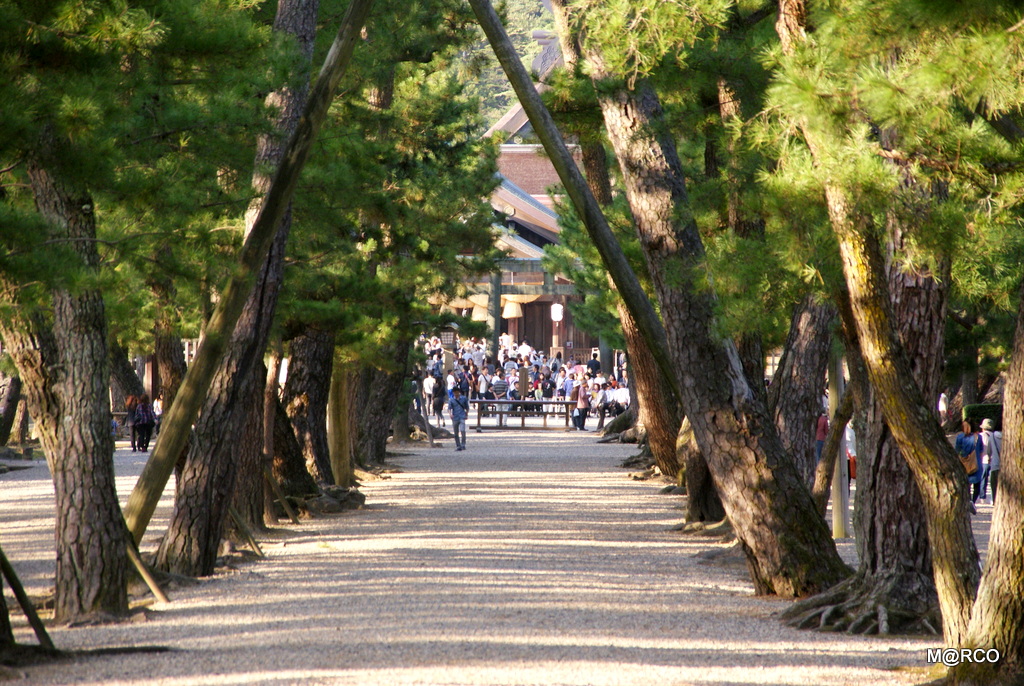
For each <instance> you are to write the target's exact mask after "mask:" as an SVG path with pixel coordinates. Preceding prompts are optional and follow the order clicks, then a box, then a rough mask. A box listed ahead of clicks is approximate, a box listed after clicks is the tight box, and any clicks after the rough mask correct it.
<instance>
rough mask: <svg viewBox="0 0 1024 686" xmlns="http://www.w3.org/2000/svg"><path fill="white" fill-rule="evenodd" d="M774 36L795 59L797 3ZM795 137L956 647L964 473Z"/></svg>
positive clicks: (860, 231) (961, 633) (800, 12)
mask: <svg viewBox="0 0 1024 686" xmlns="http://www.w3.org/2000/svg"><path fill="white" fill-rule="evenodd" d="M776 30H777V32H778V34H779V39H780V42H781V44H782V50H783V52H784V53H785V54H786V55H788V56H793V55H796V53H797V52H798V50H799V49H800V48H801V46H802V45H803V43H804V42H805V41H806V40H807V38H806V36H807V11H806V7H805V4H804V0H779V15H778V21H777V23H776ZM801 132H802V134H803V137H804V140H805V142H806V143H807V146H808V149H809V150H810V153H811V156H812V158H813V159H814V160H815V162H816V163H817V164H818V165H820V168H821V169H820V171H821V175H822V179H823V185H824V188H825V202H826V205H827V208H828V214H829V221H830V223H831V225H832V230H833V232H834V233H835V235H836V238H837V239H838V241H839V252H840V257H841V260H842V266H843V275H844V277H845V279H846V284H847V287H848V289H849V292H850V303H851V309H852V311H853V318H854V319H855V321H856V328H857V334H858V337H859V339H860V342H861V348H862V350H863V358H864V364H865V367H866V368H867V373H868V377H869V379H870V381H871V387H872V389H873V390H874V392H875V394H876V397H877V399H878V402H879V403H880V405H881V407H882V413H883V414H884V415H885V419H886V422H887V423H888V425H889V429H890V430H891V431H892V434H893V436H894V438H895V439H896V442H897V444H898V445H899V448H900V451H901V452H902V453H903V457H904V458H905V459H906V460H907V463H908V464H909V465H910V468H911V470H912V471H913V473H914V479H915V481H916V482H917V486H918V489H919V490H920V492H921V495H922V497H923V499H924V508H925V513H926V517H927V525H928V540H929V541H930V542H931V545H932V562H933V568H934V571H935V583H936V588H937V590H938V594H939V604H940V607H941V608H942V626H943V636H944V638H945V640H946V643H947V645H949V646H950V647H955V646H960V645H961V644H962V643H963V641H964V639H965V638H966V633H967V623H968V620H969V619H970V611H971V606H972V605H973V603H974V597H975V593H976V591H977V587H978V580H979V576H980V573H979V569H978V550H977V547H976V545H975V542H974V536H973V534H972V532H971V521H970V514H969V513H968V510H967V503H968V501H969V497H970V496H969V494H968V488H967V480H966V479H965V477H964V471H963V467H962V466H961V465H960V462H959V460H957V457H956V454H955V452H954V450H953V447H952V446H951V445H950V444H949V442H948V441H947V440H946V437H945V435H944V434H943V433H942V430H941V427H939V424H938V422H937V421H936V419H935V412H934V410H933V409H932V408H933V406H934V398H928V399H926V398H925V397H924V395H922V392H921V388H920V387H919V386H918V384H917V383H916V381H915V379H914V374H913V368H912V366H911V363H910V359H909V356H908V355H907V352H906V350H905V349H904V348H903V345H902V343H901V342H900V340H899V334H898V332H897V328H896V322H895V319H894V316H893V312H892V303H891V300H890V296H889V287H888V283H887V280H886V266H885V263H884V261H883V259H882V253H881V248H880V246H879V244H878V238H877V236H876V235H875V233H874V227H873V226H872V221H873V219H872V217H870V216H867V215H865V214H861V213H859V212H858V211H857V209H856V208H857V203H856V200H855V198H854V197H853V194H852V192H851V191H850V190H849V189H847V188H844V187H843V185H842V181H843V178H842V177H839V178H837V177H835V176H834V175H833V174H832V173H831V172H830V171H829V165H828V163H827V162H826V160H827V159H831V158H830V155H829V154H828V150H827V147H826V145H825V144H824V143H823V140H822V139H821V138H819V136H820V131H818V130H817V129H813V128H811V127H809V126H805V125H804V126H801ZM840 135H841V134H840Z"/></svg>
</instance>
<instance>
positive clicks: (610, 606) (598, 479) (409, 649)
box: [0, 431, 936, 685]
mask: <svg viewBox="0 0 1024 686" xmlns="http://www.w3.org/2000/svg"><path fill="white" fill-rule="evenodd" d="M468 442H469V449H468V450H467V451H465V452H458V453H456V452H454V450H453V447H452V445H451V443H450V441H449V442H448V444H447V445H446V447H445V448H443V449H435V450H430V449H429V448H426V447H424V448H422V449H416V450H415V451H409V450H406V449H403V450H402V454H399V455H396V456H395V457H394V458H393V463H394V464H395V465H397V466H400V467H401V468H402V469H403V470H404V471H403V472H402V473H399V474H395V475H393V477H392V478H391V479H389V480H386V481H378V482H369V483H367V484H365V485H364V488H363V490H364V491H365V493H366V494H367V498H368V501H367V502H368V507H367V508H366V509H364V510H362V511H358V512H353V513H348V514H345V515H339V516H334V517H331V518H322V519H316V520H311V521H307V522H304V523H303V525H302V526H301V527H297V528H293V529H291V530H288V531H284V530H282V532H280V533H278V534H276V535H274V536H273V537H272V540H268V541H267V542H265V544H264V548H265V550H266V551H267V553H268V559H267V560H266V561H264V562H260V563H258V564H253V565H248V566H245V567H244V568H243V569H242V570H241V571H239V572H237V573H234V574H230V575H223V576H218V577H215V578H212V579H209V580H206V581H204V582H203V583H202V584H201V585H199V586H197V587H193V588H187V589H180V590H178V591H176V592H174V593H172V600H173V602H172V603H171V604H169V605H158V606H155V607H154V611H153V612H151V613H150V615H149V620H148V621H146V622H142V623H133V624H126V625H121V626H105V627H96V628H80V629H59V630H54V631H53V636H54V639H55V641H56V642H57V644H58V645H59V646H61V647H65V648H70V647H98V646H113V645H167V646H172V647H174V648H176V649H178V652H173V653H169V654H163V655H135V656H118V657H103V658H92V659H88V660H82V661H78V662H75V663H73V664H61V665H54V666H49V667H45V668H35V669H32V670H31V672H30V676H31V679H32V683H84V684H118V683H125V684H127V683H133V684H134V683H137V684H142V683H164V684H194V683H206V684H250V683H261V684H290V683H304V684H308V683H323V684H349V683H351V684H644V685H648V684H688V683H710V684H801V685H806V684H880V683H894V684H910V683H915V681H920V680H922V677H923V675H924V672H923V669H924V667H925V664H924V660H925V649H926V648H927V647H931V646H934V645H936V643H935V642H934V641H922V640H911V639H889V640H879V639H868V638H849V637H846V636H835V635H822V634H815V633H806V632H799V631H795V630H791V629H788V628H784V627H782V626H780V625H779V624H778V623H777V622H776V621H774V620H773V619H772V618H771V615H772V613H774V612H777V611H778V610H780V609H781V608H783V607H784V606H785V603H784V602H783V601H777V600H761V599H756V598H753V597H752V596H751V586H750V584H749V582H748V581H747V577H746V572H745V569H744V568H743V567H742V565H737V564H733V563H729V564H725V565H723V564H712V563H709V562H706V561H704V560H703V559H702V558H698V557H696V554H697V553H698V552H700V551H702V550H706V549H708V548H711V547H714V544H709V543H707V542H706V541H690V540H687V539H683V538H681V537H680V535H679V534H678V533H674V532H671V531H669V528H670V527H671V526H672V525H673V524H675V523H677V522H678V521H679V519H680V517H681V515H682V513H681V511H680V510H678V509H676V506H677V505H678V504H679V502H680V499H679V498H675V497H671V496H664V495H659V494H658V493H657V490H658V488H657V485H655V484H651V483H643V482H636V481H631V480H629V479H628V478H626V476H627V472H626V471H625V470H622V469H620V468H618V467H617V466H616V465H617V464H618V463H619V462H620V461H621V460H622V458H624V457H626V456H627V455H629V454H631V452H632V448H631V447H629V446H620V445H600V444H597V443H596V438H595V437H594V436H593V435H583V434H579V433H563V432H560V431H549V432H527V433H523V432H504V433H494V432H492V433H484V434H476V433H472V432H471V433H470V435H469V441H468ZM118 462H119V467H120V468H121V469H122V472H123V474H124V478H123V480H122V481H121V482H119V490H120V492H121V493H122V495H124V494H126V493H127V491H128V488H129V487H130V485H131V483H132V477H131V472H133V470H137V468H138V464H139V463H140V462H141V460H140V459H138V458H136V459H132V457H130V454H125V453H123V452H121V453H119V458H118ZM34 471H35V472H38V473H34V474H32V476H31V477H29V476H28V475H29V474H30V473H32V471H29V472H20V473H19V477H18V479H17V480H15V481H11V482H9V483H8V482H6V481H0V542H2V543H3V544H4V546H5V548H7V550H8V554H9V555H11V556H12V557H13V558H15V559H16V560H17V559H18V557H19V555H20V554H21V551H22V550H24V551H25V552H26V554H30V555H31V554H34V555H36V558H37V559H36V561H35V562H33V563H32V564H31V565H30V567H31V570H30V571H29V572H28V573H27V574H26V576H27V577H28V580H29V582H30V583H31V584H32V585H33V586H34V587H35V588H34V590H35V591H41V590H42V589H41V588H39V584H40V583H43V584H44V585H45V583H46V573H47V572H46V570H45V567H46V560H47V559H48V558H47V557H46V556H47V555H49V554H50V553H45V554H44V550H46V549H48V548H47V546H48V545H52V544H51V543H50V540H51V539H50V536H51V534H50V533H49V532H48V531H47V530H46V528H45V520H46V515H45V512H43V510H45V509H46V507H45V503H46V502H48V501H47V500H46V498H45V497H43V493H44V491H45V490H46V486H47V485H48V484H47V481H46V478H45V477H46V475H45V468H43V467H38V466H37V467H36V468H34ZM15 493H16V494H17V495H16V497H14V498H12V497H11V495H10V494H15ZM20 498H27V499H28V500H27V501H23V502H29V503H30V504H31V507H30V508H29V510H30V511H31V512H32V513H34V514H33V516H31V517H29V518H28V519H27V520H26V521H28V522H29V524H23V523H19V522H22V518H21V517H18V516H13V511H12V509H11V508H12V507H15V506H16V503H17V502H19V501H20V500H19V499H20ZM161 512H162V513H163V517H166V511H165V510H163V509H162V510H161ZM27 513H28V511H26V514H27ZM164 521H165V519H160V518H159V516H158V519H157V520H156V523H155V526H157V527H159V526H162V524H163V522H164ZM33 536H37V537H42V538H43V543H42V544H41V545H40V544H39V543H35V544H30V539H32V537H33ZM33 545H35V550H36V553H32V550H33ZM22 624H23V623H22ZM19 636H20V638H22V639H24V640H25V641H29V640H30V639H29V637H28V636H29V634H28V629H27V627H25V626H21V625H19ZM905 668H910V671H908V670H907V669H905ZM894 670H897V671H894Z"/></svg>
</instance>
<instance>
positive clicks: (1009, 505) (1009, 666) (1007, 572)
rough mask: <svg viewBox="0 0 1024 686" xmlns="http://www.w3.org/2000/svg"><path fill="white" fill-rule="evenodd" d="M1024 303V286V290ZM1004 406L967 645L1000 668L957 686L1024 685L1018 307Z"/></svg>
mask: <svg viewBox="0 0 1024 686" xmlns="http://www.w3.org/2000/svg"><path fill="white" fill-rule="evenodd" d="M1020 302H1021V303H1024V285H1022V288H1021V299H1020ZM1010 359H1011V360H1012V362H1011V364H1010V370H1009V372H1008V374H1007V376H1008V378H1007V382H1006V394H1005V397H1006V401H1005V404H1004V405H1003V426H1004V427H1006V429H1005V434H1004V437H1003V452H1002V455H1001V458H1002V461H1001V465H1000V473H999V493H998V494H997V496H996V505H995V512H994V513H993V515H992V529H991V538H990V539H989V545H988V557H987V558H986V560H985V572H984V574H983V575H982V578H981V587H980V588H979V589H978V599H977V602H975V604H974V610H973V612H972V613H971V622H970V625H969V628H968V633H967V640H966V641H965V643H964V645H965V646H966V647H968V648H972V649H984V650H990V649H994V650H998V651H999V654H1000V659H999V662H998V663H997V664H994V665H992V664H982V663H977V664H971V663H967V662H964V663H961V664H960V665H959V666H958V667H955V668H953V669H952V670H951V674H950V679H949V682H950V684H954V685H955V686H993V685H995V686H1013V685H1016V684H1021V683H1024V537H1022V536H1021V531H1024V507H1022V505H1021V494H1024V459H1022V456H1024V430H1022V427H1024V304H1022V305H1020V306H1018V311H1017V331H1016V334H1015V336H1014V346H1013V355H1012V357H1011V358H1010Z"/></svg>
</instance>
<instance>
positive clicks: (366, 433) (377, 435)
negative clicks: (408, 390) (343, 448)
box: [349, 340, 412, 465]
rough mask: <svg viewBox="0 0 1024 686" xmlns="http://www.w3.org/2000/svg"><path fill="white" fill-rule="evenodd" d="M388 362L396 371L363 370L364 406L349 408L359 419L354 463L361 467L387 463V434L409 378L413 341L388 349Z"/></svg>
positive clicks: (399, 343)
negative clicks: (407, 371) (385, 458)
mask: <svg viewBox="0 0 1024 686" xmlns="http://www.w3.org/2000/svg"><path fill="white" fill-rule="evenodd" d="M389 348H390V350H389V352H388V363H389V367H390V368H391V369H392V370H394V371H389V370H382V369H372V368H371V369H364V370H363V373H362V379H361V384H362V393H361V394H360V395H361V396H362V397H363V398H365V400H364V402H363V403H362V404H361V405H354V406H352V407H350V409H349V411H350V412H354V413H356V415H357V416H358V424H357V430H356V433H355V436H354V440H353V442H352V450H353V455H354V458H355V461H356V463H357V464H361V465H380V464H384V456H385V453H386V450H387V440H388V432H389V430H390V429H391V420H392V418H393V417H394V415H395V412H396V409H397V407H398V398H399V396H400V395H401V393H402V389H403V388H404V385H405V380H406V379H407V378H408V374H407V373H406V371H405V369H406V364H407V362H408V359H409V352H410V351H411V350H412V341H408V340H406V341H397V342H395V343H392V344H391V345H390V346H389Z"/></svg>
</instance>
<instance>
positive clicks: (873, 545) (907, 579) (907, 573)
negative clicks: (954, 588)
mask: <svg viewBox="0 0 1024 686" xmlns="http://www.w3.org/2000/svg"><path fill="white" fill-rule="evenodd" d="M906 249H907V246H906V245H904V241H903V234H902V232H901V231H900V230H899V229H898V228H895V229H894V231H893V238H892V241H891V242H890V246H889V264H888V279H889V287H890V292H891V294H892V295H891V298H892V307H893V316H894V321H896V322H897V323H898V326H899V327H900V331H899V333H900V340H901V341H902V343H903V346H904V348H905V349H906V351H907V353H908V355H909V357H910V359H911V360H913V374H914V378H915V380H916V381H917V382H918V384H919V385H920V387H921V389H922V391H923V393H924V396H925V397H936V396H937V395H938V389H939V386H940V384H941V381H942V364H943V342H944V337H945V336H944V332H945V323H946V317H945V312H946V294H947V288H948V285H947V284H948V282H949V273H948V262H947V263H945V269H944V270H943V271H942V272H940V273H939V274H937V275H935V274H932V273H930V272H917V273H913V272H911V271H910V270H909V267H908V265H906V264H905V263H903V262H900V261H897V258H896V255H898V254H902V252H903V251H904V250H906ZM843 312H844V313H847V316H849V313H850V312H851V310H850V309H849V308H846V307H844V308H843ZM855 326H856V322H847V323H846V328H847V329H852V328H853V327H855ZM849 353H850V357H851V358H852V357H854V356H859V355H860V351H859V349H858V348H852V349H851V350H850V351H849ZM856 364H858V365H860V364H863V363H862V362H860V361H859V360H858V361H856ZM866 415H867V435H866V436H863V437H862V440H861V442H860V445H861V450H860V451H859V453H858V459H857V501H856V508H855V530H856V531H857V552H858V556H859V559H860V568H859V569H858V571H857V574H856V575H855V576H854V577H853V578H852V579H850V580H848V581H846V582H844V583H843V584H840V585H839V586H837V587H836V588H835V589H831V590H830V591H828V592H827V593H825V594H823V596H820V597H818V598H812V599H809V600H807V601H805V602H803V603H798V604H797V605H796V606H794V607H793V608H791V609H790V610H789V611H788V612H787V615H788V616H789V617H790V618H791V623H793V624H797V625H801V624H802V625H804V626H808V625H811V626H813V627H814V628H822V629H826V630H846V631H849V632H856V633H882V634H887V633H937V631H938V628H939V627H940V625H941V617H940V614H939V607H938V594H937V592H936V589H935V581H934V578H933V574H932V559H931V549H930V547H929V544H928V532H927V527H926V519H925V511H924V503H923V501H922V499H921V494H920V492H919V491H918V487H917V485H916V484H915V482H914V478H913V474H912V473H911V471H910V467H909V466H908V465H907V462H906V460H904V459H903V456H902V454H901V453H900V450H899V447H898V445H897V444H896V440H895V439H894V437H893V435H892V432H891V431H890V430H889V427H888V425H887V424H886V421H885V417H884V415H883V411H882V405H881V403H880V401H879V399H878V397H877V395H876V394H875V393H874V392H870V391H869V393H868V400H867V403H866Z"/></svg>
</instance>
